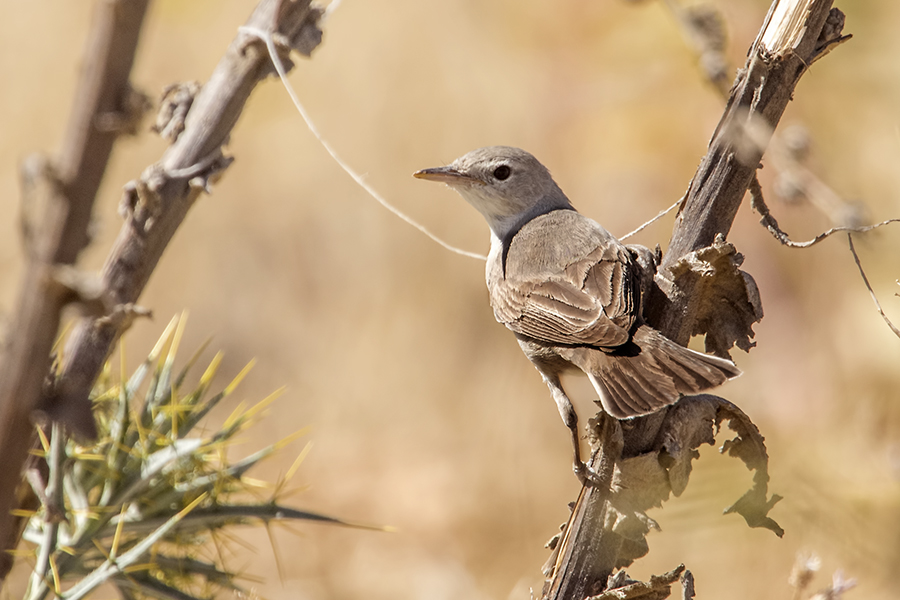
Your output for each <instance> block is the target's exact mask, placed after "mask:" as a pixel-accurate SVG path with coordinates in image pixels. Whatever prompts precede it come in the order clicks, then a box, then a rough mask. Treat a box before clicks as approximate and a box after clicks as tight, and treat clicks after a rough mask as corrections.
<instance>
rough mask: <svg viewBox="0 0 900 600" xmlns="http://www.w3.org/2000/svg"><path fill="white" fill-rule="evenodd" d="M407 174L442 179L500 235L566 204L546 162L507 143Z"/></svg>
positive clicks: (495, 233)
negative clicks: (448, 162)
mask: <svg viewBox="0 0 900 600" xmlns="http://www.w3.org/2000/svg"><path fill="white" fill-rule="evenodd" d="M413 176H414V177H417V178H419V179H427V180H429V181H439V182H443V183H446V184H447V185H448V186H450V187H451V188H453V189H454V190H456V191H457V192H459V194H460V195H461V196H462V197H463V198H464V199H465V200H466V201H467V202H468V203H469V204H471V205H472V206H474V207H475V209H476V210H478V212H480V213H481V214H482V215H484V218H485V219H486V220H487V222H488V225H490V227H491V231H493V232H494V235H496V236H497V237H498V238H501V239H502V238H503V237H504V236H505V235H506V234H507V233H508V232H509V231H511V230H513V229H516V228H518V227H520V226H521V225H522V224H523V223H525V222H527V221H528V220H530V219H531V218H533V217H534V216H537V215H539V214H543V213H545V212H548V211H550V210H555V209H557V208H571V204H570V203H569V200H568V198H566V196H565V194H563V192H562V190H560V189H559V186H557V185H556V182H554V181H553V177H551V176H550V171H548V170H547V167H545V166H544V165H542V164H541V163H540V162H538V160H537V159H536V158H535V157H533V156H532V155H531V154H529V153H528V152H525V151H524V150H520V149H518V148H511V147H509V146H488V147H486V148H479V149H478V150H473V151H471V152H469V153H468V154H465V155H463V156H461V157H459V158H457V159H456V160H454V161H453V162H452V163H450V164H449V165H447V166H445V167H434V168H431V169H422V170H421V171H417V172H416V173H414V174H413Z"/></svg>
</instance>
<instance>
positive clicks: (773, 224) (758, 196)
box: [750, 176, 900, 264]
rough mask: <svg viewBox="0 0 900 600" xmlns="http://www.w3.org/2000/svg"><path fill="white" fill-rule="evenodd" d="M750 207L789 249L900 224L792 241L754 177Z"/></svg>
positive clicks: (841, 229) (834, 229) (849, 229)
mask: <svg viewBox="0 0 900 600" xmlns="http://www.w3.org/2000/svg"><path fill="white" fill-rule="evenodd" d="M750 206H751V208H753V210H755V211H756V212H758V213H759V214H760V215H761V216H762V219H760V221H759V222H760V223H761V224H762V225H763V226H765V228H766V229H768V230H769V233H771V234H772V236H773V237H774V238H775V239H776V240H778V241H779V242H781V243H782V244H783V245H785V246H787V247H788V248H809V247H811V246H815V245H816V244H818V243H819V242H821V241H822V240H824V239H825V238H827V237H829V236H830V235H832V234H834V233H839V232H844V231H845V232H848V233H866V232H868V231H872V230H873V229H878V228H879V227H883V226H884V225H889V224H891V223H900V219H887V220H886V221H882V222H881V223H876V224H874V225H866V226H864V227H832V228H831V229H829V230H828V231H825V232H823V233H820V234H819V235H817V236H816V237H814V238H813V239H811V240H807V241H805V242H795V241H793V240H791V238H790V237H789V236H788V234H786V233H785V232H784V231H782V230H781V228H780V227H779V226H778V221H776V220H775V217H773V216H772V214H771V213H770V212H769V207H768V206H767V205H766V201H765V198H763V193H762V187H761V186H760V184H759V179H757V178H756V177H755V176H754V177H753V181H751V182H750ZM851 246H852V242H851ZM858 263H859V261H858V260H857V264H858Z"/></svg>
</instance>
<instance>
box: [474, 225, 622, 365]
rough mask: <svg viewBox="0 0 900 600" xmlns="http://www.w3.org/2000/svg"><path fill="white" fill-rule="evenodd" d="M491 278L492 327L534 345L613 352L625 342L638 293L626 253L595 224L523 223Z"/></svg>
mask: <svg viewBox="0 0 900 600" xmlns="http://www.w3.org/2000/svg"><path fill="white" fill-rule="evenodd" d="M505 267H506V272H505V276H500V277H495V278H494V282H493V285H492V286H491V304H492V305H493V307H494V315H495V316H496V318H497V320H498V321H500V322H501V323H503V324H504V325H506V326H507V327H508V328H509V329H511V330H513V331H515V332H516V333H519V334H521V335H525V336H528V337H530V338H534V339H536V340H540V341H544V342H549V343H559V344H579V345H580V344H588V345H592V346H605V347H610V346H619V345H621V344H624V343H626V342H627V341H628V340H629V337H630V336H629V331H630V329H631V326H632V325H633V323H634V320H635V318H636V315H635V306H637V298H636V297H635V295H636V294H637V293H639V292H638V291H637V288H636V286H635V277H636V269H637V267H636V265H635V264H634V263H633V261H632V259H631V255H630V254H629V253H628V250H627V249H626V248H625V246H623V245H622V244H621V243H620V242H619V241H618V240H616V239H615V238H614V237H613V236H612V235H611V234H610V233H609V232H607V231H606V230H605V229H603V228H602V227H600V225H598V224H597V223H595V222H594V221H592V220H590V219H587V218H585V217H583V216H581V215H579V214H578V213H576V212H574V211H556V212H553V213H549V214H548V215H543V216H541V217H538V218H536V219H534V220H533V221H531V222H529V223H528V224H526V225H525V226H524V227H522V229H521V230H520V231H519V232H518V233H517V234H516V236H515V237H514V238H513V240H512V242H511V243H510V246H509V250H508V252H507V256H506V263H505Z"/></svg>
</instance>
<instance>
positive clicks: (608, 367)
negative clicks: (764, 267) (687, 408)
mask: <svg viewBox="0 0 900 600" xmlns="http://www.w3.org/2000/svg"><path fill="white" fill-rule="evenodd" d="M633 342H634V343H635V344H636V345H637V346H638V347H639V348H640V352H637V353H634V355H629V356H617V355H610V354H602V353H600V352H596V351H594V352H592V353H591V357H590V359H589V360H588V361H587V363H589V364H579V365H578V366H579V367H580V368H581V369H582V370H583V371H585V372H586V373H588V377H589V378H590V380H591V383H592V384H593V385H594V388H595V389H596V391H597V393H598V394H599V395H600V401H601V403H602V404H603V408H604V410H606V412H608V413H609V414H610V415H612V416H614V417H617V418H619V419H625V418H630V417H637V416H640V415H646V414H649V413H652V412H655V411H657V410H659V409H660V408H663V407H664V406H668V405H669V404H672V403H674V402H675V401H677V400H678V398H680V397H681V395H682V394H695V393H697V392H701V391H703V390H707V389H709V388H713V387H716V386H717V385H720V384H722V383H724V382H725V381H726V380H728V379H731V378H733V377H737V376H738V375H740V374H741V371H740V370H739V369H738V368H737V367H736V366H735V365H734V363H732V362H731V361H729V360H725V359H723V358H719V357H716V356H710V355H709V354H703V353H701V352H695V351H693V350H690V349H688V348H685V347H684V346H681V345H679V344H676V343H675V342H673V341H672V340H670V339H668V338H666V337H665V336H663V335H662V334H661V333H659V332H658V331H656V330H654V329H651V328H650V327H648V326H646V325H642V326H641V327H639V328H638V330H637V331H636V332H635V335H634V338H633Z"/></svg>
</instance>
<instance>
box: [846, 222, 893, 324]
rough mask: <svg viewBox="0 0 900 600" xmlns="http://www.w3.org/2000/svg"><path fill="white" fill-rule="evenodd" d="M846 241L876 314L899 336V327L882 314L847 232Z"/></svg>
mask: <svg viewBox="0 0 900 600" xmlns="http://www.w3.org/2000/svg"><path fill="white" fill-rule="evenodd" d="M847 241H848V242H850V252H851V253H852V254H853V260H854V261H856V268H857V269H859V274H860V276H861V277H862V280H863V283H865V284H866V289H867V290H869V295H870V296H872V302H874V303H875V309H876V310H877V311H878V314H880V315H881V318H882V319H884V322H885V323H887V326H888V327H890V328H891V331H893V332H894V335H896V336H897V337H900V329H897V327H896V325H894V324H893V323H891V320H890V319H888V317H887V315H886V314H884V310H882V308H881V303H880V302H879V301H878V297H877V296H876V295H875V291H874V290H873V289H872V285H871V284H870V283H869V278H868V277H866V272H865V271H864V270H863V268H862V264H860V262H859V256H858V255H857V254H856V248H854V247H853V234H852V233H848V234H847Z"/></svg>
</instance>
